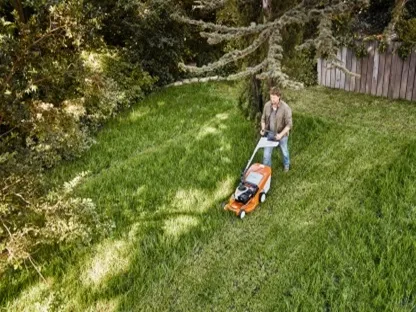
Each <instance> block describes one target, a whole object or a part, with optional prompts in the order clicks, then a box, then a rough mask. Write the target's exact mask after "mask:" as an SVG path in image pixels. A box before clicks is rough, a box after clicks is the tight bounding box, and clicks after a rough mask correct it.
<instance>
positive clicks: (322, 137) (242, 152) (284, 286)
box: [5, 85, 416, 311]
mask: <svg viewBox="0 0 416 312" xmlns="http://www.w3.org/2000/svg"><path fill="white" fill-rule="evenodd" d="M230 94H231V93H230V90H229V89H227V87H223V86H222V85H210V86H204V87H200V86H198V87H185V88H179V89H173V90H171V91H167V92H166V93H162V94H158V95H155V96H154V97H153V98H151V99H150V101H151V102H152V103H153V102H157V101H163V99H165V100H167V99H168V98H169V99H175V98H176V97H180V98H181V103H180V105H181V106H180V107H178V105H179V102H177V103H175V104H173V105H172V106H176V108H175V110H172V111H170V110H169V109H168V108H166V109H162V107H160V108H156V107H155V112H154V115H148V117H149V118H150V119H151V120H150V121H147V118H146V119H142V120H139V121H137V123H136V124H134V123H133V126H132V125H128V124H126V125H125V128H123V125H124V122H125V119H126V117H125V118H123V119H120V120H119V121H118V122H115V123H114V125H110V126H109V128H108V129H106V130H104V132H103V133H102V134H101V137H99V138H98V142H99V144H97V146H96V147H94V148H96V150H95V151H94V150H92V151H91V153H90V155H88V156H87V157H85V158H84V159H83V160H82V161H80V162H79V163H76V164H71V165H69V166H66V167H65V166H64V167H62V168H61V169H60V170H58V171H57V173H56V175H55V180H65V179H68V177H71V176H72V175H74V174H76V173H77V172H79V171H80V170H86V169H90V170H91V169H92V171H93V176H92V177H91V178H90V179H89V180H88V181H87V183H86V184H84V186H83V187H82V188H81V189H80V190H79V193H80V194H82V195H84V196H89V197H92V198H94V200H95V201H96V202H97V203H98V206H99V207H100V209H102V210H103V211H104V212H105V213H106V214H107V215H110V216H111V217H112V218H113V219H114V220H115V221H116V223H117V229H116V233H115V234H114V236H113V237H112V238H110V239H107V240H105V241H104V242H101V243H100V244H99V245H98V246H94V247H93V248H92V250H91V252H90V253H86V254H85V255H83V256H82V257H78V258H76V260H77V261H78V262H77V261H73V263H74V264H71V265H68V266H65V265H63V264H62V265H61V267H60V270H61V272H59V273H56V272H50V273H49V276H50V278H51V279H52V280H53V283H51V286H49V288H48V287H43V288H42V289H40V290H39V289H35V290H33V289H34V288H35V287H33V286H32V287H31V288H30V287H29V288H27V289H26V290H25V292H26V293H28V292H29V293H31V292H33V293H34V295H33V300H38V301H39V302H47V300H48V299H49V297H48V295H49V294H50V293H51V291H54V292H55V294H56V295H55V296H56V298H55V299H53V300H52V302H57V303H59V304H61V305H63V306H64V307H65V308H66V309H67V310H81V309H82V310H91V311H96V310H105V311H131V310H133V311H135V310H137V311H140V310H141V311H166V310H169V311H206V310H217V311H224V310H231V311H232V310H235V311H241V310H245V311H285V310H287V311H296V310H298V311H311V310H312V311H314V310H326V311H344V310H354V311H371V310H374V311H380V310H386V311H409V310H412V309H414V307H415V304H416V302H415V299H416V294H415V289H416V285H415V282H414V279H413V278H412V276H415V273H416V272H415V265H414V264H413V262H414V259H415V256H416V255H415V243H414V242H415V241H416V240H415V238H416V237H415V236H416V229H415V223H414V222H415V221H414V220H415V217H416V208H415V206H416V198H415V196H416V195H415V194H416V191H415V187H414V186H413V181H414V180H415V178H416V176H415V175H416V172H415V167H414V159H415V156H416V143H415V137H414V135H413V134H411V133H407V132H406V131H407V130H408V129H411V128H412V127H413V125H406V127H408V129H407V130H406V129H403V127H397V126H396V125H397V124H399V123H400V122H401V119H402V117H403V116H402V115H403V114H400V115H396V117H394V116H388V117H386V116H387V115H386V116H379V115H377V114H379V113H377V114H375V113H373V112H372V111H371V107H370V108H367V109H368V111H367V112H366V113H365V114H367V116H379V117H377V118H381V117H382V118H384V119H389V122H388V123H386V125H385V126H384V127H383V128H380V125H381V124H384V123H383V122H382V120H378V119H377V118H375V119H371V118H370V119H369V120H368V121H366V123H365V124H364V125H362V126H361V119H362V114H361V113H359V111H358V110H357V111H356V112H355V113H354V112H353V113H351V114H350V115H349V118H342V117H340V111H342V110H348V108H346V107H348V105H350V103H351V102H354V103H362V105H363V106H365V105H367V104H366V103H368V101H369V99H370V98H368V97H365V96H361V95H358V96H356V95H352V94H348V93H344V92H336V93H334V94H335V95H332V93H329V91H327V90H325V89H323V90H322V89H320V88H314V89H309V90H305V91H303V92H299V93H296V94H291V93H289V94H288V96H289V97H290V98H291V101H292V102H289V103H290V104H291V106H292V107H293V108H294V112H295V116H294V121H295V127H296V128H295V131H294V132H293V134H292V136H291V138H290V147H291V152H292V162H293V166H292V168H293V170H292V171H291V172H290V173H289V174H287V175H283V174H282V173H281V170H279V169H280V168H279V165H280V159H279V158H278V157H277V153H275V156H274V168H275V169H276V170H275V171H274V179H273V182H272V189H271V190H272V191H271V193H270V194H269V196H268V199H267V201H266V203H265V204H263V205H262V207H260V209H259V210H257V211H256V212H254V213H253V214H251V215H249V216H248V218H246V219H245V220H243V221H242V222H241V221H239V220H238V219H236V218H234V217H233V216H230V215H229V214H226V213H224V212H222V211H220V210H219V209H217V208H216V207H217V204H218V202H219V201H221V200H222V199H223V198H225V197H227V196H228V195H229V193H230V192H232V190H233V188H234V187H235V183H236V180H237V178H238V175H239V172H240V169H241V167H243V166H244V164H245V161H246V160H247V158H248V156H249V154H250V153H251V150H252V148H253V147H254V145H255V138H256V136H255V133H254V132H253V129H252V125H251V124H250V123H249V122H247V121H245V120H244V119H242V118H241V117H240V115H239V113H238V111H237V110H235V108H234V107H235V103H234V102H233V99H232V95H230ZM195 95H199V97H201V98H205V97H208V98H209V101H207V102H206V103H208V102H209V103H210V105H212V107H211V110H210V111H205V112H204V114H201V115H202V116H201V119H200V122H199V123H198V124H197V125H195V127H193V126H192V125H191V124H187V125H186V126H184V127H188V128H185V129H186V130H184V131H183V133H182V134H181V135H179V136H177V137H176V136H175V137H173V138H170V137H169V138H168V139H165V138H166V137H165V136H163V138H162V137H160V136H159V135H157V134H156V133H148V132H146V131H149V129H152V126H150V125H149V126H148V127H146V126H145V125H146V123H147V122H149V124H152V122H154V120H157V119H158V118H162V119H163V117H159V116H157V117H156V115H159V114H161V115H162V116H164V118H165V120H170V116H171V115H173V116H175V117H176V118H177V116H179V115H180V114H179V115H176V112H177V110H180V109H184V110H185V111H186V107H187V105H189V107H190V106H192V107H194V106H195V103H194V102H192V101H194V100H195ZM295 97H296V98H295ZM196 98H198V97H196ZM311 99H321V102H320V103H319V104H317V105H315V106H311V102H310V100H311ZM370 100H371V99H370ZM203 101H204V100H203ZM331 103H335V104H334V105H333V106H334V107H336V108H337V109H333V110H332V111H329V112H328V110H327V108H328V107H330V106H331ZM394 105H395V106H397V109H398V110H400V111H401V112H406V111H408V112H409V115H410V114H411V113H412V110H413V106H410V105H408V104H405V103H401V102H399V103H394ZM162 106H163V105H162ZM197 106H199V107H200V108H201V109H204V107H202V106H203V105H197ZM374 109H375V110H378V107H374ZM212 110H214V111H212ZM135 111H136V112H137V110H135ZM132 113H133V112H132ZM165 113H166V115H164V114H165ZM197 114H198V113H197ZM218 114H220V115H218ZM128 116H129V115H127V117H128ZM152 116H154V118H155V119H152ZM226 116H228V117H227V118H226ZM205 117H206V118H205ZM403 118H405V119H406V118H407V119H406V120H410V119H411V118H412V117H411V116H410V117H409V116H406V117H403ZM198 120H199V119H198ZM143 123H144V125H143ZM132 127H133V128H135V127H143V128H141V129H147V130H143V131H140V132H134V130H132V129H131V128H132ZM113 129H114V130H115V131H120V133H119V135H118V136H117V138H119V140H118V144H113V143H110V142H111V140H108V138H109V137H110V138H111V135H110V134H111V133H107V132H111V131H113ZM121 129H124V130H121ZM168 129H169V127H167V128H166V131H165V132H164V131H163V130H162V132H161V134H166V133H167V132H168ZM215 129H217V131H216V130H215ZM357 129H358V130H359V131H357ZM131 135H134V136H138V137H139V141H140V142H142V141H143V142H144V143H137V144H138V146H139V147H138V148H136V149H134V148H133V147H125V148H123V145H124V142H133V141H134V140H133V139H132V138H131V137H130V136H131ZM397 137H400V139H395V138H397ZM146 140H147V141H146ZM152 140H153V141H155V142H159V143H157V144H156V143H152V142H153V141H152ZM146 142H147V143H146ZM125 149H128V150H129V152H126V151H125ZM106 153H107V155H108V156H103V155H105V154H106ZM116 155H120V157H115V156H116ZM108 158H110V159H108ZM161 194H162V195H161ZM103 259H104V260H106V259H107V260H106V261H107V262H106V261H104V260H103ZM66 260H67V259H65V258H64V259H62V260H61V261H62V262H65V261H66ZM94 261H95V262H94ZM94 263H98V264H99V265H98V266H97V268H100V267H101V268H102V267H106V266H108V267H109V268H110V269H107V271H106V270H104V272H100V271H99V270H97V271H94V270H92V268H94ZM111 265H112V266H111ZM57 267H59V266H57ZM111 269H112V270H111ZM36 286H38V285H36ZM58 290H59V291H58ZM36 291H37V292H36ZM23 293H24V292H22V294H23ZM26 297H27V296H26ZM28 300H30V299H24V298H22V297H18V298H17V299H16V300H15V301H12V300H10V301H9V302H6V305H5V307H8V308H13V307H19V305H20V307H22V306H23V305H24V304H26V305H27V304H28V302H29V301H28Z"/></svg>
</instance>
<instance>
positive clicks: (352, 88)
mask: <svg viewBox="0 0 416 312" xmlns="http://www.w3.org/2000/svg"><path fill="white" fill-rule="evenodd" d="M351 71H352V72H353V73H357V58H356V57H355V53H354V52H352V51H351ZM356 81H357V78H356V77H354V76H351V84H350V91H355V84H356Z"/></svg>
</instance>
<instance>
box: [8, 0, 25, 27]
mask: <svg viewBox="0 0 416 312" xmlns="http://www.w3.org/2000/svg"><path fill="white" fill-rule="evenodd" d="M11 2H12V5H13V7H14V9H15V10H16V11H17V14H19V19H20V22H21V23H26V17H25V12H24V11H23V5H22V1H21V0H12V1H11Z"/></svg>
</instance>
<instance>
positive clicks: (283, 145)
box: [263, 136, 290, 169]
mask: <svg viewBox="0 0 416 312" xmlns="http://www.w3.org/2000/svg"><path fill="white" fill-rule="evenodd" d="M288 138H289V137H288V136H284V137H283V138H282V139H281V140H280V141H279V148H280V152H281V154H282V158H283V167H284V168H287V169H289V166H290V158H289V149H288V147H287V140H288ZM272 151H273V147H265V148H264V154H263V164H264V165H266V166H269V167H271V166H272Z"/></svg>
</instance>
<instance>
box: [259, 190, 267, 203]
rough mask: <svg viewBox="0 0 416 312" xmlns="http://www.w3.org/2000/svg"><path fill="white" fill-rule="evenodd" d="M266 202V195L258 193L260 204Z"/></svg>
mask: <svg viewBox="0 0 416 312" xmlns="http://www.w3.org/2000/svg"><path fill="white" fill-rule="evenodd" d="M265 201H266V193H264V192H261V193H260V202H261V203H264V202H265Z"/></svg>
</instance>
